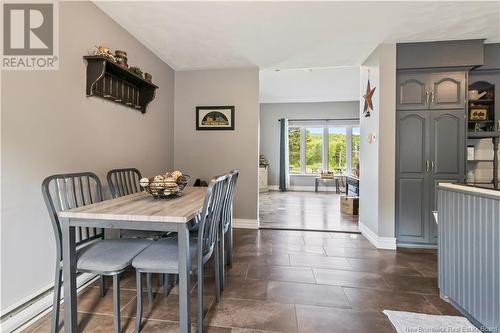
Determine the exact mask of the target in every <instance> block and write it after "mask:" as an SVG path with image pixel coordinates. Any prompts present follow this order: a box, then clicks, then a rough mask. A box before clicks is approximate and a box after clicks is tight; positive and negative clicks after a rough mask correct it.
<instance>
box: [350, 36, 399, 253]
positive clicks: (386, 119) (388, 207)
mask: <svg viewBox="0 0 500 333" xmlns="http://www.w3.org/2000/svg"><path fill="white" fill-rule="evenodd" d="M368 79H369V80H370V84H371V88H372V89H373V88H375V93H374V95H373V99H372V102H373V108H374V110H373V111H371V112H370V113H371V116H370V117H365V116H364V115H363V108H364V99H363V95H364V94H365V93H366V86H367V82H368ZM360 82H361V84H360V110H359V114H360V127H361V129H360V131H361V140H360V200H359V206H360V207H359V221H360V225H363V226H364V228H360V230H361V231H362V232H363V230H365V232H363V234H365V236H367V238H368V239H375V238H374V235H375V236H377V237H380V238H383V239H384V240H385V241H384V242H383V243H384V244H387V239H388V238H394V237H395V216H394V215H395V210H394V208H395V165H396V160H395V158H396V155H395V147H396V141H395V140H396V139H395V136H396V45H395V44H381V45H380V46H378V47H377V48H376V49H375V50H374V51H373V53H372V54H371V55H370V56H369V57H368V58H367V59H366V60H365V62H364V63H363V66H362V67H361V73H360ZM370 136H371V137H374V140H372V142H371V143H370V142H369V137H370ZM367 229H369V230H370V232H371V234H370V235H368V234H367V233H366V230H367ZM372 242H373V241H372ZM374 244H375V246H377V244H379V242H374ZM395 244H396V243H395V242H394V248H395Z"/></svg>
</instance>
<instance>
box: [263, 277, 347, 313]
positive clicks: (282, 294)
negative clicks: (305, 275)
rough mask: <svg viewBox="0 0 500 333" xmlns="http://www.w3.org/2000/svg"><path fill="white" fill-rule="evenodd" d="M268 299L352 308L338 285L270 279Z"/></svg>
mask: <svg viewBox="0 0 500 333" xmlns="http://www.w3.org/2000/svg"><path fill="white" fill-rule="evenodd" d="M267 299H268V300H269V301H272V302H280V303H291V304H310V305H322V306H333V307H341V308H350V304H349V301H348V300H347V298H346V296H345V294H344V292H343V290H342V288H341V287H338V286H326V285H318V284H309V283H292V282H279V281H269V285H268V289H267Z"/></svg>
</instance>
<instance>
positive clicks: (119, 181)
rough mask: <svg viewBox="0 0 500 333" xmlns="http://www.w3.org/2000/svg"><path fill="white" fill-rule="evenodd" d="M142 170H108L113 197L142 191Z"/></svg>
mask: <svg viewBox="0 0 500 333" xmlns="http://www.w3.org/2000/svg"><path fill="white" fill-rule="evenodd" d="M141 178H142V176H141V172H140V171H139V170H137V169H135V168H124V169H113V170H110V171H109V172H108V176H107V179H108V186H109V189H110V191H111V195H112V196H113V198H118V197H122V196H124V195H128V194H132V193H137V192H140V191H142V190H141V186H140V184H139V181H140V180H141Z"/></svg>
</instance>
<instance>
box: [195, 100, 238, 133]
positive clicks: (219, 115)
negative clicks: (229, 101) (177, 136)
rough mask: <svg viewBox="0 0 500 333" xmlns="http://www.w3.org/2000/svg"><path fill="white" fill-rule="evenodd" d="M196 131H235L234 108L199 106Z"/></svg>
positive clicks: (197, 108)
mask: <svg viewBox="0 0 500 333" xmlns="http://www.w3.org/2000/svg"><path fill="white" fill-rule="evenodd" d="M196 130H198V131H204V130H234V106H197V107H196Z"/></svg>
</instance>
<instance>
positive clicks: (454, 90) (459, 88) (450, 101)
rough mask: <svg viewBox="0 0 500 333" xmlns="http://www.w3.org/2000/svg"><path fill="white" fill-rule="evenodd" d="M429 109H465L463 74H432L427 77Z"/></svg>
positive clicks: (464, 80) (464, 78)
mask: <svg viewBox="0 0 500 333" xmlns="http://www.w3.org/2000/svg"><path fill="white" fill-rule="evenodd" d="M428 82H429V91H430V101H429V108H431V109H461V108H465V104H466V97H465V87H466V76H465V72H443V73H433V74H431V75H430V77H429V81H428Z"/></svg>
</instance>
